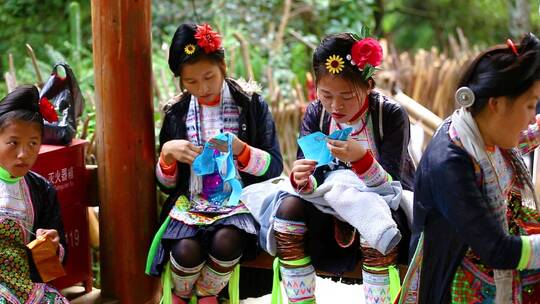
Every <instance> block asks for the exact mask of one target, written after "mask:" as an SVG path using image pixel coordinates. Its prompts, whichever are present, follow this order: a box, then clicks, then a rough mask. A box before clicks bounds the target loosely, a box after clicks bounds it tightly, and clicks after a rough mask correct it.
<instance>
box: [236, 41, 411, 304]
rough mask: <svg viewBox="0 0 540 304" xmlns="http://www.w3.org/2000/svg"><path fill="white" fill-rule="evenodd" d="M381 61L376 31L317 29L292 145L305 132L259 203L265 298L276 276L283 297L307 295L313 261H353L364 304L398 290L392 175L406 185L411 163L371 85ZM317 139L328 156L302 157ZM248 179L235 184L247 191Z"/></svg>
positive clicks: (398, 129) (338, 265)
mask: <svg viewBox="0 0 540 304" xmlns="http://www.w3.org/2000/svg"><path fill="white" fill-rule="evenodd" d="M381 60H382V49H381V46H380V45H379V43H378V41H377V40H375V39H373V38H369V37H364V38H363V39H360V38H359V37H357V36H356V35H353V34H350V33H341V34H334V35H329V36H327V37H325V38H324V39H323V40H322V42H321V44H320V45H319V46H318V47H317V49H316V50H315V52H314V54H313V69H314V72H315V77H316V86H317V100H316V101H313V102H312V103H310V104H309V106H308V107H307V109H306V113H305V115H304V118H303V122H302V125H301V129H300V139H299V144H300V145H301V146H302V143H303V140H305V139H306V138H312V136H316V137H313V138H312V139H313V140H315V141H313V142H309V143H308V144H307V145H305V146H304V147H303V149H306V151H303V150H302V149H299V151H298V160H296V161H295V163H294V165H293V169H292V172H291V175H290V184H292V187H291V189H290V190H285V191H284V190H281V191H277V194H275V195H269V196H267V197H265V198H263V202H262V207H261V211H260V212H259V214H260V219H259V221H260V222H261V226H262V227H261V239H262V241H261V242H262V245H263V247H264V248H265V249H266V250H267V251H268V252H269V253H271V254H275V255H277V258H276V260H275V263H274V280H275V284H274V287H275V288H274V292H273V303H280V302H281V299H280V294H281V293H280V292H279V288H280V284H279V278H280V277H281V280H282V282H283V286H284V287H285V289H286V291H287V296H288V301H289V303H315V276H316V275H315V269H317V270H321V271H325V272H330V273H333V274H337V275H339V274H342V273H343V272H346V271H351V270H353V269H354V268H355V266H356V265H357V264H358V263H359V262H362V264H363V268H362V277H363V282H364V290H365V295H366V300H367V302H366V303H390V302H391V295H397V292H398V291H399V276H398V275H397V271H396V267H395V266H396V264H397V262H398V247H399V246H398V244H400V243H404V244H405V250H404V251H402V252H403V253H405V256H404V257H403V258H402V261H403V262H406V260H407V257H406V254H407V249H406V248H407V246H408V235H407V230H408V229H409V228H408V226H407V222H406V217H405V213H404V212H403V211H402V209H401V208H400V199H401V191H402V186H401V184H400V182H399V181H402V182H403V186H404V187H405V189H411V184H412V179H413V172H414V171H413V170H414V167H413V165H412V161H411V159H410V157H409V154H408V152H407V146H408V142H409V120H408V116H407V114H406V113H405V110H404V109H403V108H402V107H401V106H400V105H399V104H397V103H395V102H394V101H392V100H391V99H390V98H388V97H386V96H385V95H383V94H382V93H380V92H378V91H376V90H375V89H374V86H375V82H374V79H373V73H374V72H375V69H376V67H377V66H379V65H380V63H381ZM340 130H341V131H345V130H349V131H347V132H346V134H344V135H343V134H341V135H339V137H341V136H343V137H342V138H341V140H336V139H331V138H333V137H332V136H333V135H330V136H329V137H327V135H329V134H337V133H334V132H338V133H340V132H341V131H340ZM318 132H320V133H318ZM349 132H350V135H348V133H349ZM347 135H348V137H347ZM317 136H318V137H320V139H319V138H318V137H317ZM317 140H319V141H323V147H324V145H327V147H328V149H329V151H330V153H329V156H330V154H331V156H333V157H335V160H334V161H332V162H330V163H329V164H323V163H321V164H319V163H317V161H315V160H313V158H312V159H307V158H308V156H307V153H306V152H307V150H311V148H310V147H313V146H315V145H316V144H317V143H316V141H317ZM324 141H326V142H327V144H324ZM317 149H318V148H317ZM318 161H320V160H318ZM271 184H272V183H268V186H266V185H265V186H264V187H265V188H267V189H272V188H271V187H272V185H271ZM257 187H259V186H258V185H256V186H252V187H250V188H251V189H249V190H248V189H246V192H245V193H247V194H251V193H252V194H253V196H254V197H256V196H258V194H257V193H255V192H260V191H259V189H257ZM275 189H277V190H279V187H278V186H276V187H275ZM251 190H253V191H251ZM248 205H250V204H248ZM396 223H397V224H396ZM357 230H358V231H359V232H360V233H358V232H357ZM400 230H401V231H400ZM402 237H403V240H402ZM368 240H369V241H368ZM400 240H401V241H400ZM389 273H391V274H393V276H392V278H390V276H389ZM390 285H393V287H394V288H393V289H392V290H390V289H391V288H390Z"/></svg>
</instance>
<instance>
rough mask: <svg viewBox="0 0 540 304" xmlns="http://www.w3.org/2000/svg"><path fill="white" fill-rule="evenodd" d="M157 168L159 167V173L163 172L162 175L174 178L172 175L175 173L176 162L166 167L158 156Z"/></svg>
mask: <svg viewBox="0 0 540 304" xmlns="http://www.w3.org/2000/svg"><path fill="white" fill-rule="evenodd" d="M159 166H160V167H161V172H163V174H165V175H168V176H174V174H175V173H176V162H173V163H172V164H170V165H167V164H166V163H165V161H164V160H163V157H161V155H160V156H159Z"/></svg>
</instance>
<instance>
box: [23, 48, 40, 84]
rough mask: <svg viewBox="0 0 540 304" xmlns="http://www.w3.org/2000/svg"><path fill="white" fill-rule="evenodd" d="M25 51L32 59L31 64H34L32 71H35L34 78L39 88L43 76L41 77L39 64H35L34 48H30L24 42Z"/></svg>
mask: <svg viewBox="0 0 540 304" xmlns="http://www.w3.org/2000/svg"><path fill="white" fill-rule="evenodd" d="M26 51H27V52H28V55H29V56H30V58H31V59H32V65H33V66H34V71H35V72H36V79H37V84H38V86H39V87H40V88H41V87H42V86H43V78H42V77H41V71H40V70H39V66H38V64H37V59H36V54H35V53H34V49H32V46H30V44H28V43H27V44H26Z"/></svg>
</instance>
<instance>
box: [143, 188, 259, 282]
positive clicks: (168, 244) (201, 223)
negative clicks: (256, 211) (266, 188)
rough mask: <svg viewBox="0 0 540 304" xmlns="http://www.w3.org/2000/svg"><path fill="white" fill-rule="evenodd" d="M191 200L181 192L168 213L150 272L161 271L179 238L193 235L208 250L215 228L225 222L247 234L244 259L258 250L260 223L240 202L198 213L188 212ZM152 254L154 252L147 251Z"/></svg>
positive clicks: (154, 273)
mask: <svg viewBox="0 0 540 304" xmlns="http://www.w3.org/2000/svg"><path fill="white" fill-rule="evenodd" d="M191 205H192V204H191V202H189V201H188V200H187V199H186V197H185V196H181V197H180V198H179V199H178V200H177V201H176V204H175V206H174V207H173V208H172V209H171V211H170V213H169V218H170V221H169V223H168V225H167V227H166V228H165V231H164V232H163V235H162V236H161V242H160V244H159V246H158V248H157V249H156V252H155V253H154V254H155V255H154V259H153V260H152V265H151V268H150V274H151V275H154V276H159V275H161V272H162V271H163V267H164V266H165V264H166V263H167V261H168V260H169V254H170V251H171V248H172V246H173V245H174V244H176V242H178V241H179V240H182V239H189V238H194V239H197V240H199V241H200V244H201V246H202V247H203V248H204V249H205V250H206V251H208V249H209V245H210V244H211V238H212V236H213V234H214V233H215V231H216V230H218V229H219V228H220V227H224V226H234V227H236V228H238V229H240V230H241V231H243V232H244V233H245V235H247V236H248V237H247V242H246V243H245V244H246V247H245V249H244V253H243V255H242V258H243V260H245V259H252V258H255V257H256V256H257V254H258V252H259V247H258V243H257V236H258V233H259V224H258V223H257V222H256V221H255V219H254V218H253V216H252V215H251V213H249V210H248V209H247V208H246V207H245V206H244V204H242V203H240V204H239V205H238V206H237V207H236V208H234V209H232V210H229V211H228V213H197V212H191V211H189V210H191V207H192V206H191ZM150 254H153V253H150Z"/></svg>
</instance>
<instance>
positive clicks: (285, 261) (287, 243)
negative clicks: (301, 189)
mask: <svg viewBox="0 0 540 304" xmlns="http://www.w3.org/2000/svg"><path fill="white" fill-rule="evenodd" d="M306 232H307V227H306V224H305V223H303V222H297V221H289V220H283V219H280V218H276V219H275V221H274V235H275V237H276V241H277V248H276V249H277V257H276V259H275V260H274V286H273V289H272V303H273V304H280V303H282V300H281V288H280V284H279V275H280V273H281V280H282V281H283V285H284V286H285V290H286V292H287V297H288V299H289V303H302V304H308V303H315V279H316V276H315V268H314V267H313V265H311V259H310V258H309V257H306V255H305V253H304V235H305V234H306Z"/></svg>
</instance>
